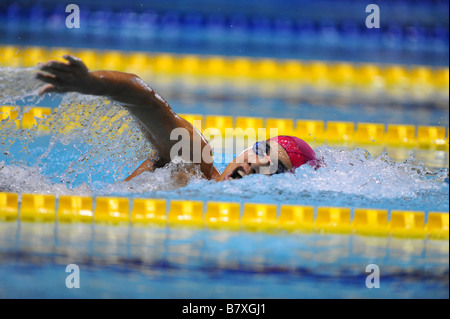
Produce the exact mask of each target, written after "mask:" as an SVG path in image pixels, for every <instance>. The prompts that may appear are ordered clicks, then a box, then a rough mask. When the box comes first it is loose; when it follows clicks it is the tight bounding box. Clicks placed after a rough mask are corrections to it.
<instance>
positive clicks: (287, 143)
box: [270, 136, 320, 169]
mask: <svg viewBox="0 0 450 319" xmlns="http://www.w3.org/2000/svg"><path fill="white" fill-rule="evenodd" d="M270 141H275V142H277V143H278V144H280V145H281V146H282V147H283V148H284V149H285V151H286V153H287V154H288V156H289V158H290V160H291V163H292V168H293V169H295V168H297V167H300V166H302V165H304V164H309V165H311V166H312V167H314V168H315V169H318V168H319V167H320V164H319V161H318V160H317V158H316V153H315V152H314V151H313V149H312V148H311V146H309V145H308V144H307V143H306V142H305V141H303V140H301V139H299V138H298V137H295V136H277V137H273V138H271V139H270Z"/></svg>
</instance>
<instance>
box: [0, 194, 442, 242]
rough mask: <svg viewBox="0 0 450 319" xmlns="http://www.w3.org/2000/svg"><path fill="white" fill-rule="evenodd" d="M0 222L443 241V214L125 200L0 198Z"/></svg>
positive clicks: (16, 195)
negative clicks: (86, 224) (341, 235)
mask: <svg viewBox="0 0 450 319" xmlns="http://www.w3.org/2000/svg"><path fill="white" fill-rule="evenodd" d="M168 206H170V208H168ZM0 220H1V221H3V222H8V221H9V222H10V221H21V222H59V223H95V224H108V225H131V226H151V225H153V226H164V227H195V228H207V229H211V230H220V229H223V230H235V231H253V232H267V233H280V232H287V233H297V232H298V233H305V232H306V233H318V234H328V233H329V234H356V235H366V236H381V237H389V236H392V237H398V238H418V239H442V240H448V239H449V214H448V213H447V212H428V213H425V212H422V211H400V210H391V211H390V212H389V211H388V210H385V209H370V208H346V207H312V206H298V205H275V204H260V203H243V204H240V203H233V202H203V201H190V200H165V199H143V198H142V199H133V200H130V199H129V198H126V197H97V198H96V199H94V198H90V197H80V196H59V198H57V197H56V196H55V195H36V194H22V196H21V202H20V203H19V195H18V194H15V193H0Z"/></svg>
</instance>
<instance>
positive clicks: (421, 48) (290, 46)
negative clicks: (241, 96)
mask: <svg viewBox="0 0 450 319" xmlns="http://www.w3.org/2000/svg"><path fill="white" fill-rule="evenodd" d="M69 3H75V4H77V5H78V6H79V8H80V13H81V17H80V21H81V25H80V28H79V29H68V28H65V27H64V26H65V20H66V17H67V16H68V13H66V12H65V8H66V6H67V5H68V4H69ZM370 3H376V4H377V5H378V6H379V7H380V11H381V14H380V16H381V28H379V29H368V28H367V27H366V25H365V21H366V17H367V16H368V15H369V13H366V12H365V11H366V6H367V5H368V4H370ZM448 9H449V3H448V1H445V0H426V1H418V0H377V1H361V0H342V1H333V0H316V1H310V0H279V1H273V0H258V1H256V0H246V1H238V0H226V1H225V0H215V1H206V0H172V1H150V0H142V1H119V0H108V1H104V0H103V1H88V0H78V1H76V2H64V1H57V0H41V1H27V0H19V1H17V0H15V1H11V0H3V1H1V3H0V32H1V33H0V41H1V43H8V44H19V45H44V46H55V45H57V46H64V47H83V48H86V47H89V48H100V49H120V50H139V51H147V52H176V53H180V52H183V53H195V54H219V55H239V56H241V55H242V56H252V57H260V56H265V57H267V56H270V57H277V58H295V59H315V60H317V59H319V60H328V61H352V62H354V61H359V62H361V61H365V62H380V63H401V64H424V65H437V66H438V65H441V66H447V65H448V63H449V62H448V52H449V51H448V50H449V45H448V38H449V36H448V28H449V24H448Z"/></svg>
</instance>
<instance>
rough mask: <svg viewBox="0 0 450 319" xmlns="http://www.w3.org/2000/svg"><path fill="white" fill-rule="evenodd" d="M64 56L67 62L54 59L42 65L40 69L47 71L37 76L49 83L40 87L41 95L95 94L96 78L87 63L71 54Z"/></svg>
mask: <svg viewBox="0 0 450 319" xmlns="http://www.w3.org/2000/svg"><path fill="white" fill-rule="evenodd" d="M63 58H64V59H65V60H67V62H66V63H64V62H59V61H54V60H52V61H49V62H47V63H45V64H43V65H41V66H40V68H39V69H40V70H41V71H43V72H45V73H41V72H39V73H37V74H36V78H37V79H39V80H41V81H43V82H45V83H47V84H45V85H43V86H42V87H41V88H40V89H39V95H43V94H45V93H52V92H56V93H66V92H78V93H83V94H95V93H96V92H95V89H96V84H95V82H96V81H95V80H96V79H95V78H94V77H93V76H92V74H91V73H90V72H89V70H88V68H87V67H86V65H85V64H84V63H83V62H82V61H81V60H80V59H79V58H76V57H74V56H71V55H64V56H63Z"/></svg>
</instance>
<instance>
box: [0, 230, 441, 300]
mask: <svg viewBox="0 0 450 319" xmlns="http://www.w3.org/2000/svg"><path fill="white" fill-rule="evenodd" d="M0 230H1V231H0V247H1V251H0V262H1V267H0V278H1V283H2V285H1V286H0V297H1V298H186V299H195V298H212V299H215V298H227V299H229V298H261V299H265V298H288V299H289V298H448V281H449V278H448V275H449V274H448V257H449V254H448V252H449V246H448V241H423V240H404V239H389V238H373V237H360V236H337V235H308V234H302V235H299V234H296V235H268V234H265V233H264V234H263V233H244V232H227V231H207V230H199V229H189V228H182V229H177V228H155V227H153V228H147V227H146V228H139V227H119V226H116V227H108V226H102V225H95V226H93V225H65V224H34V223H0ZM69 264H76V265H78V266H79V269H80V281H79V282H80V289H68V288H66V286H65V281H66V277H67V276H68V273H66V272H65V270H66V266H67V265H69ZM372 264H376V265H377V266H378V267H379V269H380V288H379V289H375V288H372V289H368V288H367V287H366V279H367V277H368V276H369V274H370V272H369V271H368V272H366V267H367V266H368V265H372Z"/></svg>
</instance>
